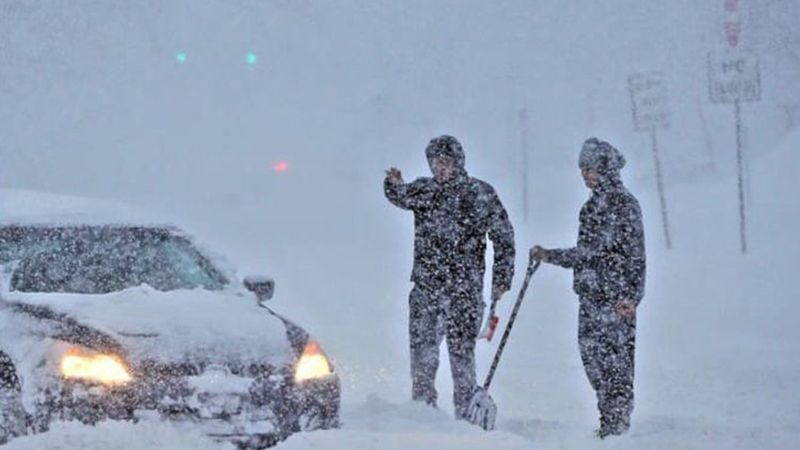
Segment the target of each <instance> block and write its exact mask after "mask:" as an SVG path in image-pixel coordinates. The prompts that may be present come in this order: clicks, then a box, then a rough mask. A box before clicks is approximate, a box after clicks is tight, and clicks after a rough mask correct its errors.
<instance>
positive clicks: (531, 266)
mask: <svg viewBox="0 0 800 450" xmlns="http://www.w3.org/2000/svg"><path fill="white" fill-rule="evenodd" d="M541 264H542V262H541V261H534V260H533V259H531V260H530V262H528V270H527V271H526V272H525V281H523V282H522V288H521V289H520V290H519V295H517V301H516V303H514V309H513V310H512V311H511V316H510V317H509V318H508V325H506V329H505V331H504V332H503V337H502V339H500V345H498V346H497V353H495V355H494V361H492V367H490V368H489V373H488V374H487V375H486V381H484V382H483V389H484V390H486V391H488V390H489V386H490V385H491V384H492V378H494V372H495V371H496V370H497V365H498V364H499V363H500V357H501V356H502V355H503V349H504V348H505V347H506V342H507V341H508V336H509V335H510V334H511V327H513V326H514V320H515V319H516V318H517V313H518V312H519V307H520V306H522V299H524V298H525V291H527V290H528V284H530V282H531V278H532V277H533V274H534V273H536V270H537V269H539V266H540V265H541Z"/></svg>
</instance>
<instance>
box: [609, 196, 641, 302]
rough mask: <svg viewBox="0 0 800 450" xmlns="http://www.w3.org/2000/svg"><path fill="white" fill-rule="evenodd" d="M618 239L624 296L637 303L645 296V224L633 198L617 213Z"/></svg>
mask: <svg viewBox="0 0 800 450" xmlns="http://www.w3.org/2000/svg"><path fill="white" fill-rule="evenodd" d="M617 218H618V223H617V226H616V233H617V234H618V236H617V239H616V241H617V242H618V252H619V254H620V256H621V257H622V258H623V263H622V265H621V273H620V278H621V279H620V281H621V282H622V286H621V292H622V295H623V297H624V298H628V299H630V300H632V301H633V302H634V303H635V304H636V305H638V304H639V302H641V301H642V298H643V297H644V287H645V275H646V255H645V245H644V225H643V223H642V212H641V209H640V207H639V204H638V202H636V201H635V200H632V201H630V202H628V203H626V204H625V205H624V207H623V208H621V210H620V211H619V214H618V215H617Z"/></svg>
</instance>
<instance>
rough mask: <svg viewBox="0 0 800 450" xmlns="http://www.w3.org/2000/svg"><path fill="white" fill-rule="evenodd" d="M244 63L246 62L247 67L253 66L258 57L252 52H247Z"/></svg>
mask: <svg viewBox="0 0 800 450" xmlns="http://www.w3.org/2000/svg"><path fill="white" fill-rule="evenodd" d="M245 61H246V62H247V64H248V65H250V66H255V65H256V63H257V62H258V56H256V54H255V53H253V52H249V53H248V54H247V57H246V58H245Z"/></svg>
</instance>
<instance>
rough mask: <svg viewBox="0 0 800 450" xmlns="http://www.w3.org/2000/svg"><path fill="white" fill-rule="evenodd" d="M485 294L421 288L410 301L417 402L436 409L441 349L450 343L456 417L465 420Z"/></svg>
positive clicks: (473, 374) (410, 332)
mask: <svg viewBox="0 0 800 450" xmlns="http://www.w3.org/2000/svg"><path fill="white" fill-rule="evenodd" d="M482 315H483V302H482V301H481V294H480V289H477V290H472V291H464V290H458V289H446V288H435V287H431V286H426V285H424V284H421V283H417V284H416V285H415V286H414V289H413V290H412V291H411V295H410V298H409V335H410V336H409V337H410V344H411V345H410V347H411V380H412V393H411V396H412V398H413V399H414V400H417V401H424V402H426V403H428V404H429V405H433V406H436V399H437V393H436V386H435V385H434V384H435V381H436V371H437V369H438V368H439V347H440V346H441V343H442V340H444V338H447V349H448V352H449V354H450V368H451V371H452V375H453V403H454V405H455V416H456V418H464V417H465V415H466V410H467V407H468V406H469V401H470V399H471V397H472V394H473V391H474V389H475V386H476V383H475V339H476V338H477V337H478V333H479V332H480V326H481V319H482Z"/></svg>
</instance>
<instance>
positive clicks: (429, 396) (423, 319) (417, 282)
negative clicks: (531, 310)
mask: <svg viewBox="0 0 800 450" xmlns="http://www.w3.org/2000/svg"><path fill="white" fill-rule="evenodd" d="M425 156H426V157H427V159H428V164H429V166H430V169H431V172H432V173H433V177H432V178H431V177H423V178H418V179H416V180H415V181H413V182H411V183H405V182H404V181H403V176H402V174H401V172H400V171H399V170H398V169H396V168H390V169H389V170H387V171H386V179H385V180H384V193H385V194H386V198H387V199H388V200H389V201H390V202H391V203H392V204H393V205H395V206H397V207H399V208H402V209H407V210H411V211H412V212H413V213H414V269H413V271H412V275H411V281H412V282H414V287H413V289H412V291H411V294H410V298H409V338H410V350H411V379H412V390H411V396H412V399H413V400H416V401H422V402H425V403H427V404H429V405H432V406H436V401H437V392H436V387H435V385H434V384H435V380H436V371H437V369H438V367H439V347H440V345H441V343H442V340H444V338H445V337H446V339H447V348H448V352H449V355H450V367H451V370H452V376H453V402H454V405H455V416H456V418H457V419H466V414H467V407H468V406H469V402H470V399H471V397H472V394H473V391H474V390H475V388H476V380H475V341H476V339H477V337H478V333H479V330H480V326H481V320H482V317H483V309H484V304H483V300H482V293H483V278H484V272H485V251H486V237H487V235H488V237H489V239H490V240H491V241H492V244H493V246H494V265H493V269H492V274H493V276H492V300H493V301H496V300H499V298H500V297H501V296H502V295H503V294H504V293H505V292H507V291H508V290H509V289H510V288H511V281H512V278H513V275H514V229H513V227H512V225H511V222H510V221H509V219H508V214H507V213H506V210H505V208H504V207H503V204H502V203H501V202H500V199H499V198H498V196H497V194H496V193H495V191H494V189H493V188H492V186H491V185H489V184H488V183H485V182H483V181H481V180H478V179H476V178H473V177H470V176H469V175H468V174H467V171H466V169H465V168H464V150H463V149H462V147H461V144H460V143H459V142H458V140H457V139H456V138H454V137H452V136H447V135H443V136H439V137H436V138H434V139H432V140H431V141H430V143H429V144H428V146H427V147H426V149H425Z"/></svg>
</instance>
